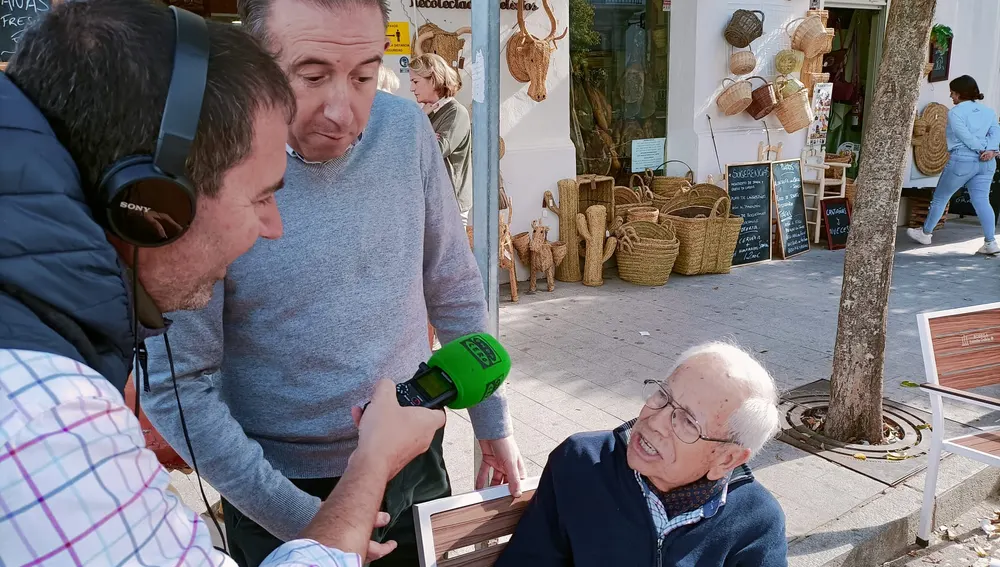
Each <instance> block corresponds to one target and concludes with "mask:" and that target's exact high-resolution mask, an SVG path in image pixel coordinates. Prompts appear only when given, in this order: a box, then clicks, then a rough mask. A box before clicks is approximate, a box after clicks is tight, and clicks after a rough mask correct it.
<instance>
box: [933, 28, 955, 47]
mask: <svg viewBox="0 0 1000 567" xmlns="http://www.w3.org/2000/svg"><path fill="white" fill-rule="evenodd" d="M953 35H954V34H952V32H951V28H949V27H948V26H943V25H941V24H934V27H932V28H931V44H932V45H934V46H935V47H937V48H938V50H939V51H940V52H941V53H942V54H943V53H948V40H950V39H951V38H952V36H953Z"/></svg>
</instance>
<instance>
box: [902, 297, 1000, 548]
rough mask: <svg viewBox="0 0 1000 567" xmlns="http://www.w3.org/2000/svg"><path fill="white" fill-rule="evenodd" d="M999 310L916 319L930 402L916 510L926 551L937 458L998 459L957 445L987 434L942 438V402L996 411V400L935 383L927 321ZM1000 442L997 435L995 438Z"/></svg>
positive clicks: (999, 462)
mask: <svg viewBox="0 0 1000 567" xmlns="http://www.w3.org/2000/svg"><path fill="white" fill-rule="evenodd" d="M994 309H1000V303H988V304H985V305H976V306H973V307H964V308H961V309H950V310H947V311H936V312H931V313H920V314H918V315H917V325H918V330H919V332H920V348H921V351H922V354H923V359H924V373H925V374H926V378H927V382H926V383H925V384H921V386H920V388H921V389H922V390H923V391H925V392H927V393H928V394H929V395H930V402H931V427H932V429H931V433H930V434H931V445H930V450H929V452H928V457H927V458H928V462H927V478H926V481H925V483H924V498H923V504H922V506H921V509H920V523H919V526H918V528H917V544H918V545H921V546H924V547H926V546H927V545H928V543H929V539H930V534H931V529H932V526H933V523H932V522H933V519H934V502H935V495H936V492H937V476H938V470H939V467H940V464H941V454H942V452H944V451H948V452H949V453H954V454H956V455H961V456H963V457H966V458H969V459H973V460H975V461H978V462H981V463H984V464H987V465H990V466H994V467H1000V456H995V455H991V454H989V453H985V452H983V451H979V450H976V449H974V448H971V447H968V446H966V445H963V444H961V441H963V440H968V439H971V438H973V437H977V436H981V435H987V434H990V433H991V432H989V431H985V432H980V433H975V434H971V435H961V436H958V437H953V438H948V439H946V438H945V431H944V399H949V400H954V401H958V402H963V403H967V404H973V405H978V406H981V407H985V408H989V409H992V410H1000V399H996V398H992V397H989V396H984V395H980V394H975V393H972V392H966V391H964V390H959V389H955V388H949V387H947V386H942V385H940V383H939V380H938V368H937V361H936V359H935V356H934V344H933V341H932V338H933V337H932V334H931V325H930V323H931V320H932V319H937V318H941V317H952V316H955V315H964V314H972V313H977V312H983V311H991V310H994ZM986 334H987V336H988V337H991V340H990V341H987V342H994V341H995V342H1000V333H996V334H994V335H989V331H987V333H986ZM997 383H1000V367H998V369H997ZM998 439H1000V435H998Z"/></svg>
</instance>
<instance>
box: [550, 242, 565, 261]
mask: <svg viewBox="0 0 1000 567" xmlns="http://www.w3.org/2000/svg"><path fill="white" fill-rule="evenodd" d="M551 244H552V265H553V266H558V265H559V264H561V263H562V261H563V259H565V258H566V252H567V251H568V250H569V248H568V247H567V246H566V243H565V242H563V241H561V240H556V241H555V242H552V243H551Z"/></svg>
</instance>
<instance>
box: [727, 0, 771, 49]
mask: <svg viewBox="0 0 1000 567" xmlns="http://www.w3.org/2000/svg"><path fill="white" fill-rule="evenodd" d="M757 14H760V17H759V18H758V17H757ZM723 35H724V36H725V38H726V41H728V42H729V45H732V46H733V47H738V48H740V49H743V48H744V47H747V46H748V45H750V43H751V42H753V40H755V39H757V38H758V37H760V36H762V35H764V12H761V11H760V10H742V9H741V10H736V11H735V12H733V17H732V18H730V19H729V25H727V26H726V31H725V32H723Z"/></svg>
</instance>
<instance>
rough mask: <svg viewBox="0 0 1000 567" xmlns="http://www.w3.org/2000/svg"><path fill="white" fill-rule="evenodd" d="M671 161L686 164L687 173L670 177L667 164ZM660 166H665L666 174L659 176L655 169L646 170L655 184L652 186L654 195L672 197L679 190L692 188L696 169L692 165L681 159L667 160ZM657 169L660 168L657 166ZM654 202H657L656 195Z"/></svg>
mask: <svg viewBox="0 0 1000 567" xmlns="http://www.w3.org/2000/svg"><path fill="white" fill-rule="evenodd" d="M671 163H679V164H682V165H684V167H686V168H687V173H686V174H684V176H683V177H670V176H668V175H666V172H667V165H669V164H671ZM660 167H662V168H663V173H664V175H659V176H658V175H656V174H654V173H653V170H651V169H647V170H646V175H648V176H649V177H651V178H652V179H653V186H652V187H651V189H652V191H653V195H654V196H659V197H660V198H666V199H670V198H671V197H673V196H674V195H676V194H677V193H678V192H679V191H682V190H684V189H688V188H690V187H691V184H692V183H694V171H693V170H692V169H691V166H690V165H688V164H686V163H684V162H683V161H681V160H679V159H671V160H667V161H665V162H663V163H662V164H661V165H660ZM656 169H660V168H659V167H657V168H656ZM653 202H654V204H655V202H656V198H655V197H654V198H653Z"/></svg>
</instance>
